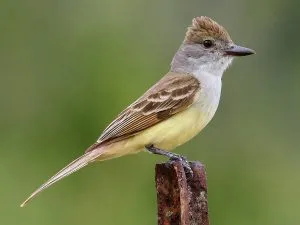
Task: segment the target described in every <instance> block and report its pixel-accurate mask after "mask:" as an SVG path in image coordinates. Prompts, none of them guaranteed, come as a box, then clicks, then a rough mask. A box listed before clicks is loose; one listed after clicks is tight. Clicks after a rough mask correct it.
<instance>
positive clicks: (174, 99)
mask: <svg viewBox="0 0 300 225" xmlns="http://www.w3.org/2000/svg"><path fill="white" fill-rule="evenodd" d="M253 53H254V51H253V50H251V49H248V48H244V47H240V46H238V45H235V44H234V43H233V41H232V40H231V38H230V36H229V34H228V32H227V31H226V30H225V29H224V27H222V26H220V25H219V24H218V23H216V22H215V21H213V20H212V19H210V18H208V17H205V16H200V17H196V18H194V19H193V22H192V25H191V26H190V27H188V30H187V32H186V35H185V38H184V41H183V43H182V44H181V46H180V47H179V49H178V51H177V52H176V54H175V56H174V58H173V60H172V62H171V68H170V71H169V72H168V73H167V74H166V75H165V76H164V77H163V78H162V79H161V80H159V81H158V82H157V83H156V84H154V85H153V86H152V87H151V88H150V89H149V90H148V91H146V92H145V93H144V94H143V95H142V96H141V97H140V98H139V99H137V100H136V101H135V102H133V103H132V104H131V105H129V106H128V107H127V108H126V109H125V110H124V111H123V112H121V113H120V114H119V115H118V116H117V118H116V119H115V120H114V121H113V122H112V123H111V124H110V125H109V126H108V127H107V128H106V129H105V130H104V131H103V133H102V135H101V136H100V137H99V139H98V140H97V141H96V143H94V144H93V145H92V146H90V147H89V148H88V149H87V150H86V152H85V154H84V155H82V156H80V157H79V158H77V159H75V160H74V161H73V162H71V163H70V164H69V165H67V166H66V167H65V168H63V169H62V170H60V171H59V172H58V173H57V174H55V175H54V176H53V177H51V178H50V179H49V180H48V181H47V182H46V183H44V184H43V185H42V186H40V187H39V188H38V189H37V190H36V191H34V192H33V193H32V194H31V195H30V196H29V197H28V198H27V199H26V200H25V201H24V202H23V203H22V204H21V206H22V207H23V206H25V204H26V203H27V202H28V201H30V200H31V199H32V198H33V197H35V196H36V195H37V194H38V193H40V192H41V191H43V190H44V189H46V188H48V187H49V186H50V185H52V184H54V183H55V182H57V181H59V180H60V179H62V178H64V177H66V176H68V175H70V174H71V173H74V172H75V171H77V170H79V169H81V168H82V167H84V166H86V165H88V164H90V163H92V162H96V161H103V160H107V159H112V158H116V157H120V156H123V155H127V154H132V153H137V152H140V151H143V150H145V149H146V150H147V151H149V152H152V153H154V154H160V155H165V156H167V157H169V158H170V159H171V160H181V161H182V163H183V165H184V166H185V167H186V168H187V169H188V170H190V167H189V164H188V162H187V161H186V159H185V158H184V157H183V156H180V155H178V154H175V153H171V152H169V151H170V150H173V149H174V148H176V147H177V146H179V145H181V144H183V143H185V142H187V141H189V140H190V139H191V138H193V137H194V136H195V135H196V134H198V133H199V132H200V131H201V130H202V129H203V128H204V127H205V126H206V125H207V124H208V122H209V121H210V120H211V119H212V117H213V116H214V114H215V112H216V110H217V107H218V104H219V100H220V95H221V85H222V75H223V73H224V71H225V70H226V68H227V67H228V66H229V65H230V64H231V62H232V60H233V58H234V57H235V56H246V55H251V54H253Z"/></svg>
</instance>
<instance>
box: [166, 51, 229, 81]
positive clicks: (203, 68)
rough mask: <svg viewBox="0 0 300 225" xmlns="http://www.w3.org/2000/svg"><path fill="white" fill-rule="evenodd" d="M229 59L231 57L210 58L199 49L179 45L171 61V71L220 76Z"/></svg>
mask: <svg viewBox="0 0 300 225" xmlns="http://www.w3.org/2000/svg"><path fill="white" fill-rule="evenodd" d="M231 61H232V59H231V58H228V57H224V58H219V59H212V58H209V57H207V56H205V55H203V53H201V52H199V51H194V50H193V49H189V48H185V47H184V46H181V47H180V49H179V50H178V51H177V52H176V54H175V56H174V58H173V60H172V62H171V71H172V72H176V73H190V74H193V75H195V76H196V77H199V76H202V74H210V75H213V76H216V77H220V78H222V75H223V73H224V71H225V70H226V69H227V67H228V66H229V65H230V63H231Z"/></svg>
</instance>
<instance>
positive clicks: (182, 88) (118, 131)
mask: <svg viewBox="0 0 300 225" xmlns="http://www.w3.org/2000/svg"><path fill="white" fill-rule="evenodd" d="M199 90H200V83H199V81H198V80H197V79H196V78H195V77H193V76H192V75H190V74H180V73H172V72H170V73H169V74H167V75H166V76H164V77H163V78H162V79H161V80H160V81H158V83H156V84H155V85H154V86H153V87H152V88H150V89H149V90H148V91H147V92H146V93H145V94H144V95H143V96H142V97H140V98H139V99H138V100H137V101H135V102H134V103H133V104H131V105H130V106H129V107H127V108H126V109H125V110H124V111H123V112H121V113H120V114H119V115H118V117H117V118H116V119H115V120H114V121H113V122H112V123H111V124H110V125H109V126H108V127H107V128H106V129H105V130H104V131H103V133H102V135H101V136H100V137H99V139H98V140H97V142H96V143H95V144H94V145H92V146H91V147H90V148H88V149H87V150H86V151H87V152H88V151H91V150H93V149H95V148H97V147H98V146H99V145H102V144H104V143H108V142H109V143H113V142H116V141H119V140H123V139H126V138H128V137H130V136H133V135H135V134H137V133H139V132H141V131H143V130H145V129H147V128H149V127H152V126H153V125H155V124H157V123H159V122H161V121H163V120H166V119H168V118H170V117H171V116H172V115H174V114H176V113H178V112H181V111H183V110H185V109H187V108H188V107H189V106H190V105H191V104H192V103H193V102H195V100H196V98H197V97H198V96H199V95H197V93H198V92H199Z"/></svg>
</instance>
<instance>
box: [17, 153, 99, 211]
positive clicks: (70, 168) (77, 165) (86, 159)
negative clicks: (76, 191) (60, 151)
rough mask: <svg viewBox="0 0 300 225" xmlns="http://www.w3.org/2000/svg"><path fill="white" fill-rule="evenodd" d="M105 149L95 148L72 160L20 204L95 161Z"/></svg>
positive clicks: (23, 204) (22, 205) (25, 202)
mask: <svg viewBox="0 0 300 225" xmlns="http://www.w3.org/2000/svg"><path fill="white" fill-rule="evenodd" d="M103 150H104V149H103V148H100V149H95V150H94V151H90V152H87V153H85V154H84V155H82V156H80V157H79V158H77V159H75V160H74V161H73V162H71V163H70V164H69V165H67V166H66V167H65V168H63V169H62V170H60V171H59V172H58V173H57V174H55V175H54V176H53V177H51V178H50V179H49V180H48V181H47V182H46V183H44V184H43V185H41V186H40V187H39V188H38V189H37V190H35V191H34V192H33V193H32V194H31V195H30V196H29V197H28V198H27V199H26V200H25V201H24V202H23V203H22V204H21V205H20V206H21V207H24V206H25V205H26V204H27V203H28V202H29V201H30V200H32V199H33V198H34V197H36V196H37V195H38V194H39V193H40V192H42V191H43V190H45V189H46V188H48V187H50V186H51V185H52V184H54V183H56V182H57V181H59V180H61V179H62V178H64V177H66V176H69V175H70V174H72V173H74V172H76V171H77V170H79V169H81V168H83V167H85V166H86V165H88V164H89V163H91V162H93V161H94V160H95V159H96V158H98V157H99V156H100V155H101V154H102V153H103V152H104V151H103Z"/></svg>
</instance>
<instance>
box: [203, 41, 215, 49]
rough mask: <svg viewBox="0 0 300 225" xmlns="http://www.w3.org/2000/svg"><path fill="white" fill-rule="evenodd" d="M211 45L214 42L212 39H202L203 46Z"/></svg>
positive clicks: (209, 46) (208, 46)
mask: <svg viewBox="0 0 300 225" xmlns="http://www.w3.org/2000/svg"><path fill="white" fill-rule="evenodd" d="M213 45H214V43H213V41H212V40H205V41H203V46H204V47H205V48H211V47H212V46H213Z"/></svg>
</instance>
